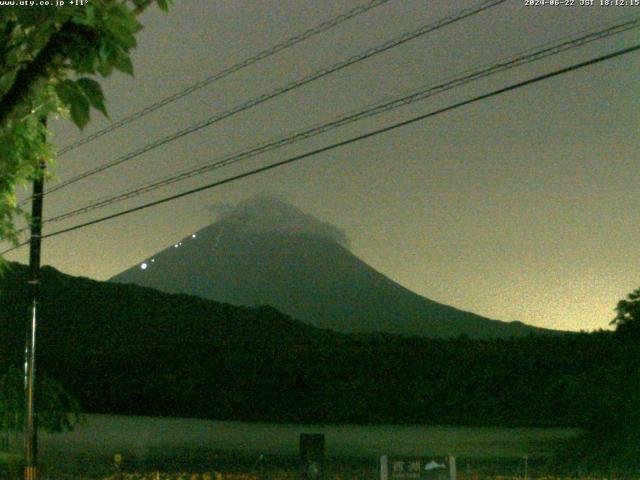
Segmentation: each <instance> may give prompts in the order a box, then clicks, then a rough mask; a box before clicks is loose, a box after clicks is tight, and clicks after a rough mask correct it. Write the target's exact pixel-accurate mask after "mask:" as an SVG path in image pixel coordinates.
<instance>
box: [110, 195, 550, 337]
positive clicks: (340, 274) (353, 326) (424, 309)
mask: <svg viewBox="0 0 640 480" xmlns="http://www.w3.org/2000/svg"><path fill="white" fill-rule="evenodd" d="M345 243H346V242H345V241H344V239H342V238H341V237H340V235H339V234H337V233H335V231H333V230H332V227H331V226H329V225H326V224H323V223H322V222H320V221H319V220H317V219H314V218H313V217H310V216H309V215H306V214H304V213H302V212H301V211H299V210H298V209H296V208H295V207H293V206H291V205H288V204H285V203H283V202H280V201H278V200H274V199H270V198H266V199H265V198H260V199H256V200H253V201H248V202H246V203H244V204H241V205H240V206H239V207H238V208H237V209H236V210H234V211H233V212H231V213H230V214H227V215H224V216H222V218H221V219H220V220H218V221H217V222H216V223H214V224H212V225H210V226H208V227H206V228H204V229H202V230H200V231H198V232H195V233H194V234H193V235H190V236H188V237H186V238H184V239H182V240H180V241H179V242H178V243H176V244H175V245H172V246H170V247H169V248H167V249H165V250H163V251H161V252H158V253H156V254H155V255H153V256H152V257H150V258H147V259H144V260H141V262H140V263H139V264H137V265H135V266H133V267H131V268H129V269H127V270H126V271H124V272H122V273H120V274H118V275H116V276H114V277H113V278H112V279H111V281H113V282H117V283H134V284H137V285H142V286H147V287H152V288H155V289H158V290H161V291H164V292H168V293H187V294H190V295H196V296H199V297H202V298H207V299H210V300H216V301H221V302H226V303H231V304H234V305H247V306H257V305H272V306H273V307H275V308H277V309H278V310H280V311H282V312H284V313H286V314H288V315H290V316H292V317H294V318H297V319H300V320H302V321H305V322H308V323H310V324H312V325H315V326H317V327H321V328H329V329H332V330H335V331H338V332H345V333H357V332H386V333H392V334H400V335H411V336H423V337H432V338H447V337H455V336H458V335H467V336H469V337H472V338H508V337H510V336H523V335H527V334H529V333H552V332H553V331H552V330H543V329H538V328H535V327H532V326H528V325H525V324H523V323H521V322H502V321H497V320H491V319H488V318H485V317H482V316H480V315H476V314H474V313H471V312H466V311H463V310H460V309H457V308H454V307H451V306H448V305H443V304H441V303H438V302H435V301H433V300H430V299H428V298H425V297H422V296H420V295H418V294H416V293H414V292H411V291H410V290H408V289H406V288H404V287H403V286H401V285H399V284H398V283H396V282H394V281H392V280H391V279H389V278H388V277H386V276H385V275H383V274H381V273H380V272H378V271H376V270H375V269H373V268H372V267H370V266H369V265H367V264H366V263H365V262H363V261H362V260H361V259H359V258H358V257H356V256H355V255H354V254H352V253H351V252H350V251H349V249H348V248H347V247H346V246H345V245H344V244H345ZM433 281H434V282H436V281H437V279H433Z"/></svg>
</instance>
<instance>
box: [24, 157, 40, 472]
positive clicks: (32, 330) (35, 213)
mask: <svg viewBox="0 0 640 480" xmlns="http://www.w3.org/2000/svg"><path fill="white" fill-rule="evenodd" d="M44 172H45V162H44V160H41V161H40V164H39V166H38V173H37V175H36V178H35V179H34V181H33V196H32V201H31V244H30V251H29V285H30V287H31V288H30V290H31V312H30V313H31V315H30V319H29V323H28V325H27V341H26V344H25V349H24V357H25V358H24V365H25V371H24V375H25V382H24V386H25V425H24V459H25V467H24V479H25V480H36V479H37V478H38V473H37V465H38V462H37V458H38V425H37V422H36V417H35V376H36V371H35V370H36V326H37V323H38V322H37V320H38V315H39V313H40V247H41V238H42V203H43V202H42V200H43V198H42V197H43V191H44Z"/></svg>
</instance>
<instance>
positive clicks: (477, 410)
mask: <svg viewBox="0 0 640 480" xmlns="http://www.w3.org/2000/svg"><path fill="white" fill-rule="evenodd" d="M42 273H43V284H42V304H41V306H42V308H41V317H40V319H39V322H38V335H37V356H38V360H37V371H38V378H42V377H43V376H45V375H48V376H52V377H54V378H55V379H57V380H58V381H60V382H61V383H62V384H63V385H64V386H65V387H66V388H67V389H68V390H69V391H70V392H72V393H73V394H74V395H76V396H77V397H78V398H79V400H80V401H81V404H82V406H83V409H84V410H85V411H87V412H93V413H118V414H144V415H170V416H196V417H207V418H216V419H238V420H259V421H288V422H315V423H326V422H329V423H344V422H347V423H351V422H356V423H405V422H408V423H431V424H451V425H456V424H457V425H513V426H516V425H568V426H573V425H582V424H584V423H585V422H586V421H587V420H588V418H589V416H590V415H593V413H594V412H595V413H596V414H597V413H598V412H600V413H601V412H608V409H609V408H610V407H608V405H610V403H609V402H613V403H612V404H618V403H619V400H618V397H616V395H614V393H612V392H610V391H609V390H608V389H606V388H608V387H607V385H612V378H611V375H610V374H611V371H612V368H613V369H614V370H615V368H618V369H620V368H623V369H624V368H627V366H628V362H627V361H625V360H623V359H627V358H640V356H638V355H637V347H636V345H635V343H631V342H630V347H629V350H628V351H625V349H624V348H621V346H620V345H618V343H619V342H616V341H615V340H616V339H615V338H614V336H613V335H606V334H601V335H586V334H581V335H579V334H575V335H554V336H550V335H539V336H531V337H523V338H519V339H513V340H502V339H496V340H471V339H464V338H458V339H450V340H443V339H426V338H406V337H399V336H393V335H388V334H375V335H374V334H367V335H365V334H357V335H346V334H337V333H334V332H331V331H328V330H321V329H318V328H315V327H312V326H310V325H307V324H304V323H302V322H298V321H296V320H293V319H291V318H290V317H287V316H284V315H282V314H281V313H280V312H278V311H276V310H274V309H273V308H270V307H262V308H247V307H234V306H231V305H226V304H220V303H216V302H213V301H209V300H204V299H201V298H197V297H193V296H188V295H176V294H166V293H162V292H159V291H156V290H153V289H149V288H145V287H140V286H137V285H120V284H113V283H109V282H99V281H95V280H90V279H87V278H79V277H72V276H69V275H65V274H63V273H61V272H58V271H56V270H55V269H52V268H50V267H45V268H43V271H42ZM27 279H28V269H27V268H26V267H24V266H21V265H18V264H13V265H12V268H11V270H10V271H9V272H8V273H7V274H6V275H5V276H0V307H1V308H0V372H2V371H4V369H5V368H6V367H7V366H8V365H11V364H12V365H16V366H17V365H20V364H21V362H22V361H23V355H24V350H23V349H24V340H25V326H26V324H27V320H28V318H29V308H28V307H29V285H28V283H27ZM631 347H633V348H631ZM612 364H613V367H612ZM615 365H618V367H615ZM613 378H614V379H616V378H620V379H621V380H622V379H625V377H624V376H623V375H619V376H618V375H614V377H613ZM592 384H593V385H598V388H592V387H589V385H592ZM616 391H617V390H616ZM567 398H570V399H571V401H570V402H568V401H566V399H567ZM623 398H624V397H623Z"/></svg>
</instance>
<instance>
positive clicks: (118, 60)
mask: <svg viewBox="0 0 640 480" xmlns="http://www.w3.org/2000/svg"><path fill="white" fill-rule="evenodd" d="M113 66H114V67H115V68H117V69H118V70H120V71H121V72H124V73H128V74H129V75H133V64H132V63H131V59H130V58H129V54H128V53H126V52H123V51H120V52H118V54H117V55H116V56H115V58H114V59H113Z"/></svg>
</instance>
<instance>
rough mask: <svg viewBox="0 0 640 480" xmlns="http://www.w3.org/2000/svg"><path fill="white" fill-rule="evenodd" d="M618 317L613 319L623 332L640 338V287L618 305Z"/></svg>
mask: <svg viewBox="0 0 640 480" xmlns="http://www.w3.org/2000/svg"><path fill="white" fill-rule="evenodd" d="M616 312H617V315H616V318H614V319H613V320H612V321H611V324H612V325H616V327H617V331H618V332H619V333H621V334H625V335H629V336H633V337H634V338H636V339H637V338H640V288H637V289H636V290H634V291H633V292H631V293H630V294H629V295H628V296H627V299H626V300H620V301H619V302H618V305H617V306H616Z"/></svg>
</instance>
